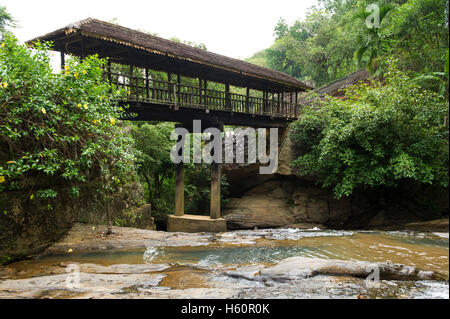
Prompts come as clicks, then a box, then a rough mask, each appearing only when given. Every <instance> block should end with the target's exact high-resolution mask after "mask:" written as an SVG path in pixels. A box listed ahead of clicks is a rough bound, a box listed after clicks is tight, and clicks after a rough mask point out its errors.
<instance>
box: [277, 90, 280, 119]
mask: <svg viewBox="0 0 450 319" xmlns="http://www.w3.org/2000/svg"><path fill="white" fill-rule="evenodd" d="M277 113H278V114H280V92H277Z"/></svg>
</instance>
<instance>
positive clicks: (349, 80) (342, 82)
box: [315, 69, 370, 96]
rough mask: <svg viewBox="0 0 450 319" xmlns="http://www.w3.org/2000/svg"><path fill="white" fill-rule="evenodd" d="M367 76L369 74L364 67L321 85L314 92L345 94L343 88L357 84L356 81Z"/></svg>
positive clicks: (364, 79)
mask: <svg viewBox="0 0 450 319" xmlns="http://www.w3.org/2000/svg"><path fill="white" fill-rule="evenodd" d="M369 76H370V74H369V72H368V71H367V70H366V69H361V70H358V71H356V72H353V73H350V74H348V75H347V76H345V77H343V78H341V79H339V80H336V81H334V82H332V83H330V84H328V85H325V86H322V87H321V88H318V89H317V90H315V92H316V93H317V94H319V95H325V94H326V95H331V96H342V95H344V94H345V89H347V88H348V87H350V86H352V85H355V84H357V83H358V82H361V81H366V80H367V79H368V78H369Z"/></svg>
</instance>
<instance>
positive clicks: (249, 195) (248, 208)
mask: <svg viewBox="0 0 450 319" xmlns="http://www.w3.org/2000/svg"><path fill="white" fill-rule="evenodd" d="M351 212H352V210H351V203H350V200H348V199H343V200H337V199H333V196H332V194H331V192H330V191H328V190H324V189H321V188H317V187H315V186H313V185H312V184H311V183H310V182H306V181H302V180H298V179H294V180H287V181H285V180H272V181H267V182H265V183H263V184H261V185H258V186H256V187H253V188H252V189H250V190H249V191H248V192H246V193H244V194H243V195H242V197H240V198H232V199H231V200H230V201H229V203H228V205H227V206H226V207H225V209H224V211H223V215H225V217H224V218H225V219H226V220H227V226H228V229H230V230H232V229H251V228H254V227H258V228H268V227H285V226H287V225H290V224H297V223H300V224H302V223H312V224H321V225H327V224H328V223H330V224H332V225H339V226H342V225H343V224H345V221H347V220H348V219H349V218H350V216H351Z"/></svg>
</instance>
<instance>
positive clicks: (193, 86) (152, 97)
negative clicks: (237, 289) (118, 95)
mask: <svg viewBox="0 0 450 319" xmlns="http://www.w3.org/2000/svg"><path fill="white" fill-rule="evenodd" d="M37 40H40V41H52V42H53V47H54V50H55V51H59V52H61V67H62V68H64V64H65V55H66V54H72V55H75V56H79V57H81V58H84V57H86V56H88V55H92V54H97V55H98V56H99V57H101V58H108V64H107V65H106V66H105V80H108V81H110V82H111V83H114V84H115V85H116V87H117V88H126V89H127V90H128V91H129V93H130V94H129V95H128V97H127V98H126V100H122V101H120V103H123V104H127V105H129V106H130V112H133V113H136V114H137V117H135V118H133V119H134V120H144V121H168V122H177V123H179V125H180V126H183V127H187V128H189V127H190V126H192V121H193V120H202V127H204V128H207V127H217V128H220V129H223V125H235V126H251V127H260V128H262V127H266V128H268V127H286V126H287V124H288V123H289V122H291V121H292V120H294V119H296V118H297V116H298V114H299V109H300V105H299V104H298V103H297V101H298V98H297V94H298V93H299V92H303V91H306V90H308V89H310V87H308V86H307V85H306V84H304V83H302V82H300V81H298V80H297V79H295V78H293V77H291V76H289V75H287V74H285V73H282V72H279V71H275V70H271V69H267V68H264V67H260V66H257V65H254V64H251V63H248V62H244V61H241V60H237V59H233V58H229V57H226V56H223V55H219V54H215V53H212V52H209V51H206V50H203V49H200V48H195V47H192V46H189V45H186V44H182V43H178V42H175V41H170V40H166V39H163V38H159V37H156V36H153V35H149V34H147V33H143V32H140V31H136V30H132V29H128V28H125V27H122V26H119V25H116V24H112V23H108V22H104V21H100V20H97V19H92V18H88V19H85V20H82V21H79V22H76V23H73V24H70V25H68V26H67V27H64V28H61V29H58V30H56V31H54V32H51V33H48V34H46V35H44V36H40V37H37V38H35V39H32V40H30V41H28V43H29V44H32V43H33V42H35V41H37ZM117 66H121V67H117ZM124 66H125V67H124ZM124 69H125V70H126V72H123V70H124ZM155 71H158V73H163V74H164V75H165V76H164V77H163V78H157V77H156V76H154V74H155ZM230 87H231V88H232V89H230ZM233 87H234V88H235V89H234V92H233ZM218 88H219V89H218ZM237 91H238V92H239V93H241V94H238V93H236V92H237ZM242 93H244V94H242ZM175 197H176V198H175V214H176V216H183V214H184V167H183V164H181V165H180V164H179V165H177V168H176V196H175ZM190 216H192V215H190ZM210 216H211V219H210V220H208V221H206V223H205V225H210V224H209V222H210V221H213V220H217V221H218V220H219V219H220V220H221V221H223V219H221V218H220V163H213V164H212V167H211V209H210ZM192 218H194V216H192ZM194 219H195V218H194ZM197 219H198V224H199V225H201V224H202V222H205V221H204V220H202V218H200V217H199V218H197ZM184 222H185V221H180V223H181V224H183V223H184ZM223 222H224V221H223ZM169 224H170V221H169ZM181 228H184V229H181V230H189V229H186V226H181ZM205 229H206V230H216V229H215V228H214V227H212V228H211V226H205ZM172 230H180V229H178V228H177V227H175V228H174V229H172ZM195 230H204V229H203V228H202V227H196V228H195ZM217 230H222V229H220V227H219V228H218V229H217Z"/></svg>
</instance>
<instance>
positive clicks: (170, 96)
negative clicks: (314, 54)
mask: <svg viewBox="0 0 450 319" xmlns="http://www.w3.org/2000/svg"><path fill="white" fill-rule="evenodd" d="M106 76H107V78H108V79H109V81H110V82H111V83H113V84H114V85H115V86H116V88H117V89H125V90H127V91H128V96H127V98H126V99H124V100H123V101H122V102H130V104H131V105H137V104H139V105H158V106H162V105H167V106H174V107H177V108H178V107H181V108H190V109H200V110H204V111H206V112H208V111H226V112H232V113H239V114H246V115H252V116H253V117H255V116H264V117H269V118H271V119H285V120H288V121H289V120H293V119H295V118H296V117H297V112H298V109H299V108H300V105H299V104H297V103H294V102H287V101H285V100H281V99H275V98H274V97H272V99H270V98H262V97H254V96H249V95H242V94H237V93H231V92H227V91H218V90H212V89H206V88H200V87H196V86H191V85H186V84H180V83H174V82H168V81H160V80H154V79H151V78H149V77H140V76H131V75H124V74H119V73H114V72H106Z"/></svg>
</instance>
